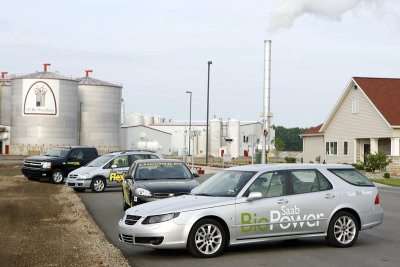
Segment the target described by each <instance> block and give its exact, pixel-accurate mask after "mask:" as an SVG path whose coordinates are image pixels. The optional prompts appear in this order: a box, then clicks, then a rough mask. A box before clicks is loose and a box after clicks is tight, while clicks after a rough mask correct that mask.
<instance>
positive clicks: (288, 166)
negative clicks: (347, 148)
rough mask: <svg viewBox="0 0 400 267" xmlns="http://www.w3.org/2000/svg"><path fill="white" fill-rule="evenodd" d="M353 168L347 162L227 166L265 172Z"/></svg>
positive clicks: (238, 169)
mask: <svg viewBox="0 0 400 267" xmlns="http://www.w3.org/2000/svg"><path fill="white" fill-rule="evenodd" d="M321 168H322V169H354V167H353V166H351V165H348V164H293V163H286V164H285V163H282V164H254V165H243V166H235V167H231V168H228V169H227V170H233V171H253V172H266V171H277V170H288V169H321Z"/></svg>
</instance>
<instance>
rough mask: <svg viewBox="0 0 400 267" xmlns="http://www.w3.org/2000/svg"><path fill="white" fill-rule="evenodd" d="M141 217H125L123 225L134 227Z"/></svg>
mask: <svg viewBox="0 0 400 267" xmlns="http://www.w3.org/2000/svg"><path fill="white" fill-rule="evenodd" d="M140 218H141V217H140V216H135V215H126V218H125V224H127V225H134V224H135V223H136V222H137V221H139V219H140Z"/></svg>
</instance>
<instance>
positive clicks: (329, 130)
mask: <svg viewBox="0 0 400 267" xmlns="http://www.w3.org/2000/svg"><path fill="white" fill-rule="evenodd" d="M302 137H303V161H304V162H324V161H325V162H327V163H357V162H363V161H364V160H365V157H366V155H368V154H370V153H377V152H383V153H385V154H386V155H388V156H390V157H391V158H392V164H391V165H390V167H389V168H390V171H391V172H393V173H400V79H391V78H366V77H354V78H352V79H351V81H350V82H349V83H348V85H347V86H346V88H345V91H344V93H343V94H342V96H341V97H340V99H339V101H338V102H337V104H336V105H335V107H334V109H333V110H332V112H331V113H330V115H329V117H328V119H327V120H326V121H325V122H324V123H323V124H321V125H318V126H316V127H313V128H310V129H309V130H308V131H307V132H305V133H304V134H303V135H302Z"/></svg>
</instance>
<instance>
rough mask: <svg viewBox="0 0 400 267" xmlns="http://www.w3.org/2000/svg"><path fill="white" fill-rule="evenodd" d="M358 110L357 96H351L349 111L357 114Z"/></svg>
mask: <svg viewBox="0 0 400 267" xmlns="http://www.w3.org/2000/svg"><path fill="white" fill-rule="evenodd" d="M359 111H360V105H359V103H358V98H357V97H353V99H352V100H351V113H353V114H357V113H358V112H359Z"/></svg>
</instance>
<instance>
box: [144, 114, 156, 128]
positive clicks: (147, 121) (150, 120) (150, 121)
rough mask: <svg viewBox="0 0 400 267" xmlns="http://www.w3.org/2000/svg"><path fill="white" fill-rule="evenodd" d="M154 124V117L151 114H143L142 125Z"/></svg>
mask: <svg viewBox="0 0 400 267" xmlns="http://www.w3.org/2000/svg"><path fill="white" fill-rule="evenodd" d="M153 124H154V117H153V116H148V115H146V116H144V125H146V126H149V125H153Z"/></svg>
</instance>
